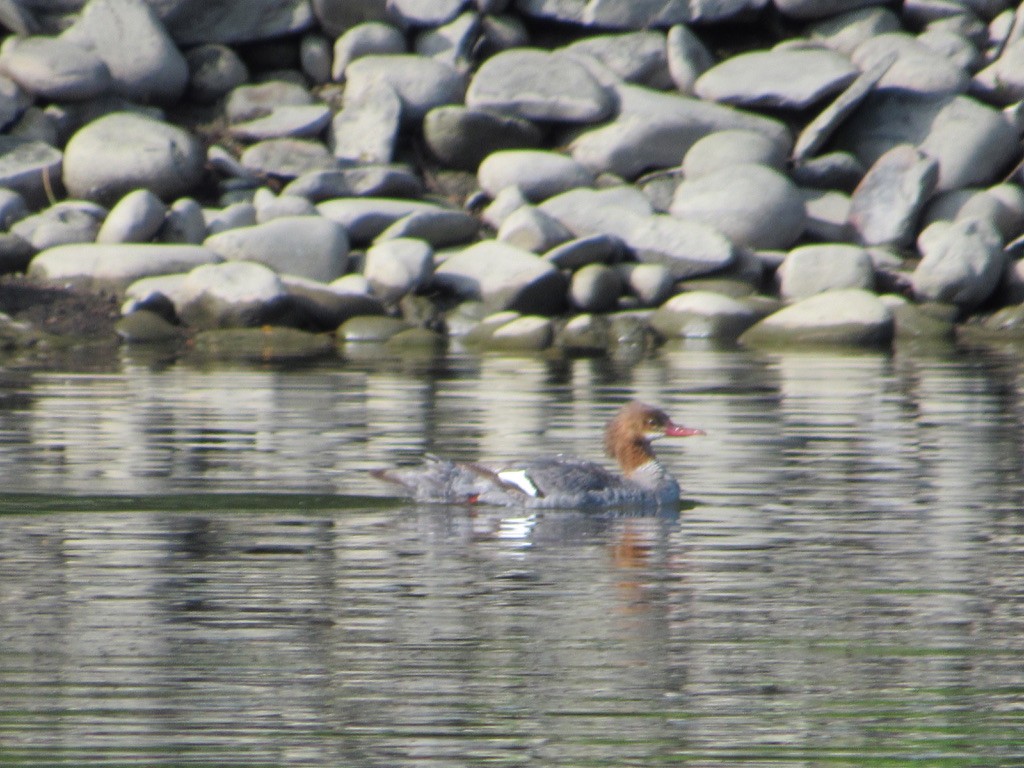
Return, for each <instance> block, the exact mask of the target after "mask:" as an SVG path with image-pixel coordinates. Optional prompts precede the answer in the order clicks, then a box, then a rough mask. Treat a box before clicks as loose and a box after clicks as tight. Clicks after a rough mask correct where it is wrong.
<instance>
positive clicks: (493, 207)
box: [480, 187, 530, 229]
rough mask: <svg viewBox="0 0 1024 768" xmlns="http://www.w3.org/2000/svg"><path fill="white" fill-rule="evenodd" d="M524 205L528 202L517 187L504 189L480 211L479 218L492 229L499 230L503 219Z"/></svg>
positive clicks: (528, 203)
mask: <svg viewBox="0 0 1024 768" xmlns="http://www.w3.org/2000/svg"><path fill="white" fill-rule="evenodd" d="M524 205H530V201H529V200H527V199H526V196H525V195H523V193H522V192H520V191H519V188H518V187H505V188H504V189H503V190H501V192H499V193H498V194H497V195H495V197H494V199H493V200H492V201H491V202H490V204H489V205H487V207H485V208H484V209H483V211H481V213H480V218H481V219H483V221H484V222H485V223H486V224H489V225H490V226H491V227H492V228H494V229H500V228H501V225H502V223H503V222H504V221H505V219H507V218H508V217H509V216H511V215H512V214H513V213H515V212H516V211H518V210H519V209H520V208H522V207H523V206H524Z"/></svg>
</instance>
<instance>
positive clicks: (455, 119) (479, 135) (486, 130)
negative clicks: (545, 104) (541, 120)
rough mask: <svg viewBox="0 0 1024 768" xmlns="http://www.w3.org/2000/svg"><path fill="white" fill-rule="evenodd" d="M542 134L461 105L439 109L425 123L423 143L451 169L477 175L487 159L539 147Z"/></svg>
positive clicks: (513, 118) (518, 122)
mask: <svg viewBox="0 0 1024 768" xmlns="http://www.w3.org/2000/svg"><path fill="white" fill-rule="evenodd" d="M542 136H543V134H542V132H541V130H540V128H539V127H537V126H536V125H535V124H534V123H532V122H530V121H529V120H525V119H523V118H521V117H517V116H515V115H506V114H502V113H500V112H495V111H492V110H488V109H472V108H469V107H464V106H461V105H452V106H443V107H436V108H435V109H432V110H430V111H429V112H428V113H427V114H426V117H424V119H423V141H424V143H425V144H426V145H427V147H428V148H429V149H430V152H431V154H433V156H434V157H435V158H437V159H438V160H439V161H440V162H442V163H444V165H446V166H448V167H450V168H459V169H461V170H466V171H471V172H475V171H476V170H477V168H478V166H479V165H480V162H481V161H482V160H483V159H484V158H485V157H487V156H488V155H490V154H492V153H495V152H497V151H499V150H503V149H524V148H532V147H537V146H539V145H540V143H541V139H542Z"/></svg>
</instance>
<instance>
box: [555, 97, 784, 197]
mask: <svg viewBox="0 0 1024 768" xmlns="http://www.w3.org/2000/svg"><path fill="white" fill-rule="evenodd" d="M616 90H617V92H618V94H619V99H620V106H621V111H620V114H619V115H618V117H616V118H615V119H614V120H612V121H611V122H608V123H606V124H604V125H601V126H598V127H596V128H590V129H588V130H585V131H582V132H581V133H579V134H578V135H577V136H576V137H575V138H573V139H572V141H571V142H570V144H569V150H570V152H571V154H572V157H573V159H575V160H576V161H578V162H579V163H581V164H582V165H584V166H586V167H587V168H590V169H591V170H593V171H595V172H598V173H601V172H607V173H614V174H615V175H617V176H621V177H622V178H624V179H635V178H636V177H637V176H639V175H640V174H641V173H643V172H645V171H649V170H651V169H660V168H671V167H674V166H677V165H679V164H680V163H681V162H682V160H683V157H684V156H685V155H686V152H687V150H689V149H690V147H691V146H693V144H694V143H695V142H696V141H697V140H698V139H700V138H703V137H704V136H706V135H707V134H709V133H713V132H715V131H723V130H729V129H741V130H752V131H757V132H758V133H761V134H764V135H765V136H767V137H768V138H769V139H771V140H772V141H776V142H779V143H780V144H785V146H787V147H789V146H790V144H791V142H792V139H791V138H790V136H789V131H788V129H787V128H786V127H785V126H784V125H783V124H782V123H780V122H779V121H777V120H772V119H770V118H766V117H762V116H760V115H755V114H752V113H748V112H743V111H742V110H738V109H735V108H733V107H729V106H726V105H723V104H714V103H711V102H707V101H702V100H700V99H694V98H690V97H688V96H681V95H675V94H669V93H662V92H660V91H653V90H651V89H649V88H641V87H640V86H635V85H621V86H618V87H617V88H616Z"/></svg>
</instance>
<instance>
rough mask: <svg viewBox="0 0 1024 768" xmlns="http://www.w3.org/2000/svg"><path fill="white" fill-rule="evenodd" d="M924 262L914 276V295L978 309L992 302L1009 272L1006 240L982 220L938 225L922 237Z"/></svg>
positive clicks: (921, 248)
mask: <svg viewBox="0 0 1024 768" xmlns="http://www.w3.org/2000/svg"><path fill="white" fill-rule="evenodd" d="M918 247H919V249H920V251H921V254H922V257H923V258H922V259H921V261H920V263H919V264H918V265H917V268H916V269H915V270H914V273H913V275H912V278H911V279H912V283H913V288H914V295H915V296H916V297H917V298H918V299H920V300H923V301H940V302H947V303H951V304H956V305H957V306H959V307H962V308H964V309H968V310H970V309H974V308H975V307H977V306H979V305H980V304H982V303H983V302H984V301H985V300H986V299H988V298H989V297H990V296H991V295H992V293H993V291H995V289H996V287H997V286H998V284H999V281H1000V279H1001V278H1002V276H1003V273H1004V271H1005V269H1006V263H1007V260H1006V253H1005V252H1004V251H1003V240H1002V238H1001V237H1000V235H999V232H998V231H997V230H996V228H995V227H994V226H993V225H992V224H991V223H989V222H986V221H983V220H981V219H964V220H961V221H954V222H952V223H948V222H936V223H935V224H932V225H931V226H929V227H928V228H927V229H926V230H924V232H922V233H921V236H920V238H919V243H918Z"/></svg>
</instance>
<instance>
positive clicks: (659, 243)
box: [540, 188, 735, 280]
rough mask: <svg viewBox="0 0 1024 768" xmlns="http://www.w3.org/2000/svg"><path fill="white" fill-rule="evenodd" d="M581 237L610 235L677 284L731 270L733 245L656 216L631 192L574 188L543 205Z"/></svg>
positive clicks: (702, 228)
mask: <svg viewBox="0 0 1024 768" xmlns="http://www.w3.org/2000/svg"><path fill="white" fill-rule="evenodd" d="M540 207H541V209H542V210H543V211H544V212H545V213H548V214H549V215H551V216H554V217H555V218H556V219H558V220H559V221H560V222H562V224H563V225H564V226H565V227H566V228H568V229H569V231H570V232H572V233H573V234H575V235H576V236H577V237H587V236H590V235H611V236H614V237H616V238H618V239H619V240H621V241H622V242H623V243H625V245H626V247H627V248H629V249H630V251H632V253H633V254H634V255H635V256H636V258H637V259H639V260H640V261H643V262H645V263H655V264H665V265H666V266H668V268H669V270H670V271H671V272H672V275H673V277H674V278H675V279H677V280H682V279H684V278H687V277H693V276H696V275H702V274H708V273H710V272H715V271H718V270H720V269H723V268H725V267H727V266H728V265H729V264H731V263H732V261H733V259H734V258H735V253H734V250H733V247H732V244H731V243H730V242H729V241H728V240H727V239H726V238H725V237H724V236H722V235H721V234H720V233H718V232H717V231H715V230H713V229H712V228H711V227H708V226H706V225H704V224H701V223H699V222H688V221H680V220H678V219H676V218H674V217H672V216H665V215H659V214H652V213H651V209H650V205H649V204H648V203H647V201H646V200H645V199H644V197H643V195H642V194H640V193H639V192H637V191H635V190H630V189H629V188H622V189H617V188H613V189H606V190H600V191H595V190H590V189H584V188H581V189H575V190H572V191H570V192H565V193H563V194H561V195H557V196H555V197H553V198H550V199H549V200H546V201H545V202H544V203H542V204H541V206H540Z"/></svg>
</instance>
